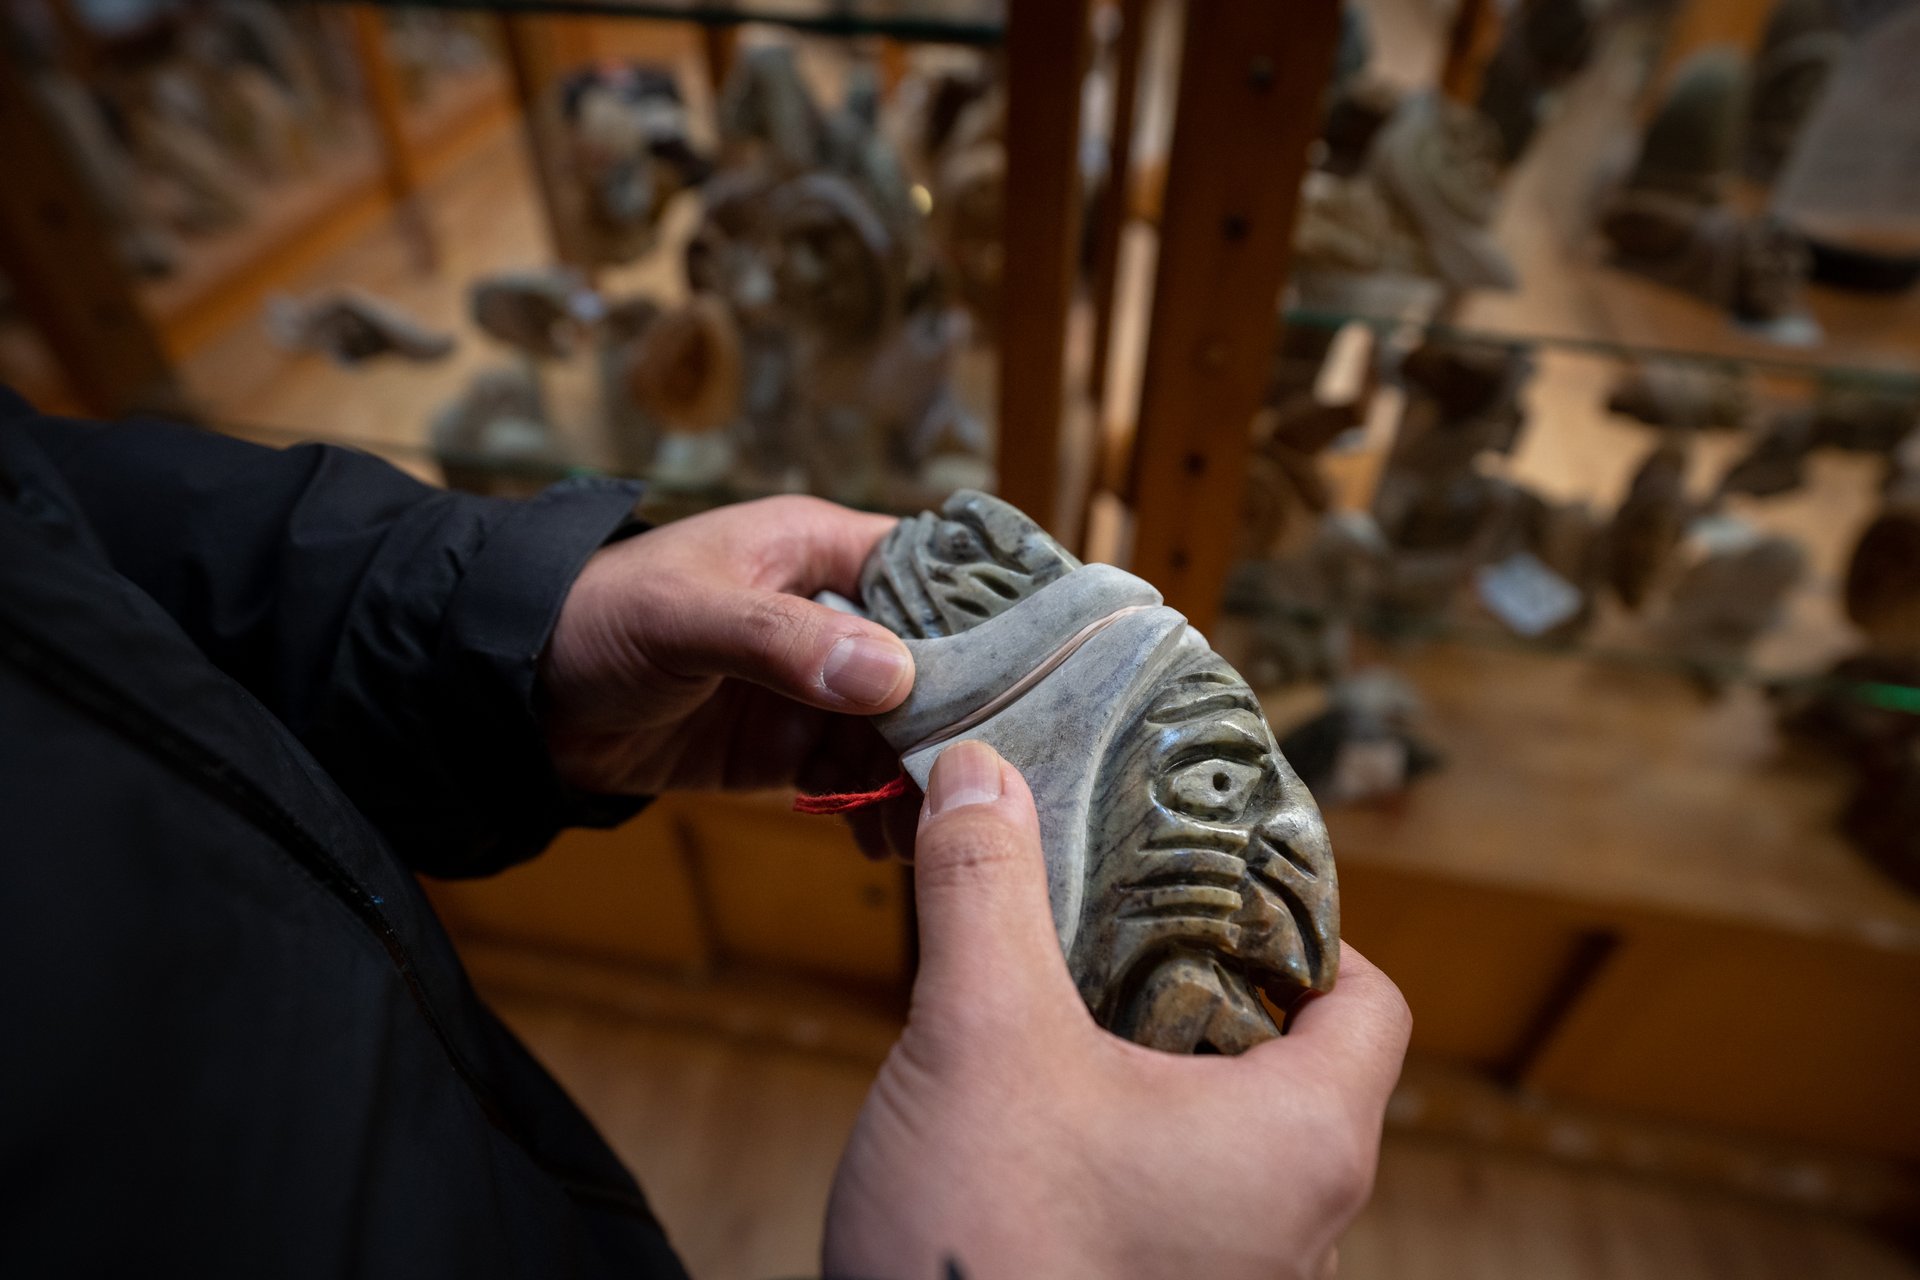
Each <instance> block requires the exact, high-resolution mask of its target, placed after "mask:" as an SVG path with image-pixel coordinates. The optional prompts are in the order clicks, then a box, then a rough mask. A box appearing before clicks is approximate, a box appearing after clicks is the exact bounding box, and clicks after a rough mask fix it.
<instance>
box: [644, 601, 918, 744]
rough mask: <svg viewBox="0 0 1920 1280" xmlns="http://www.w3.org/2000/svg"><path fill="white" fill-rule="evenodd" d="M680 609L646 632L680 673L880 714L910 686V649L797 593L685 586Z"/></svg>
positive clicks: (666, 664) (667, 665)
mask: <svg viewBox="0 0 1920 1280" xmlns="http://www.w3.org/2000/svg"><path fill="white" fill-rule="evenodd" d="M682 599H683V600H684V602H685V603H684V605H683V607H682V608H681V609H680V611H679V613H678V614H677V616H675V617H674V618H673V619H672V620H670V621H667V622H664V623H663V625H662V626H660V627H659V628H657V629H656V630H655V632H654V634H653V635H652V636H651V637H650V642H651V645H652V648H653V650H654V657H655V659H656V660H657V661H658V663H659V664H660V666H661V667H663V668H664V669H666V670H668V671H671V672H673V673H674V674H676V675H680V676H685V677H690V678H692V677H704V676H732V677H735V678H737V679H741V680H747V681H750V682H752V683H753V684H757V685H760V686H762V687H763V688H767V689H771V690H773V691H774V692H775V693H778V694H782V695H784V696H786V697H788V698H792V699H793V700H794V701H796V702H803V703H806V704H807V705H808V706H812V707H819V708H821V709H822V710H824V711H842V712H849V713H852V714H856V715H877V714H879V713H880V712H882V711H888V710H891V709H892V708H894V707H897V706H899V705H900V703H901V701H902V700H904V699H905V698H906V696H907V691H908V690H909V689H911V688H912V687H913V655H912V654H910V653H908V652H907V647H906V645H904V644H902V643H901V642H900V637H898V636H896V635H894V634H893V633H892V632H891V631H888V630H887V629H886V628H885V627H883V626H880V625H879V624H877V623H873V622H868V621H866V620H865V619H864V618H855V617H851V616H849V615H847V614H844V613H837V612H835V611H834V610H832V609H829V608H827V607H826V606H825V605H818V604H815V603H813V602H812V601H811V600H803V599H801V598H800V597H799V596H790V595H782V594H780V593H779V592H776V591H760V590H755V589H752V588H732V589H718V590H716V589H711V588H705V589H699V590H692V591H688V592H686V593H683V596H682Z"/></svg>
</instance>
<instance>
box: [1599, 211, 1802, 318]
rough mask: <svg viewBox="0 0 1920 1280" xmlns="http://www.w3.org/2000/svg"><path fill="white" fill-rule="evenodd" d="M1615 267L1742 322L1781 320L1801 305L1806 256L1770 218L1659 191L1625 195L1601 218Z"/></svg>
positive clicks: (1792, 237) (1799, 244) (1795, 239)
mask: <svg viewBox="0 0 1920 1280" xmlns="http://www.w3.org/2000/svg"><path fill="white" fill-rule="evenodd" d="M1600 230H1601V232H1602V234H1604V235H1605V236H1606V238H1607V240H1608V242H1609V243H1611V244H1612V246H1613V260H1614V263H1615V265H1617V266H1619V267H1621V268H1623V269H1625V270H1628V271H1632V272H1633V273H1635V274H1636V275H1642V276H1645V277H1647V278H1648V279H1650V280H1654V281H1657V282H1659V283H1660V284H1664V285H1667V286H1668V287H1670V288H1674V289H1679V290H1682V291H1684V292H1686V293H1691V294H1693V295H1694V296H1695V297H1697V298H1700V299H1702V300H1704V301H1706V302H1710V303H1712V304H1714V305H1715V306H1717V307H1721V308H1724V309H1725V310H1727V311H1730V312H1732V313H1733V314H1734V315H1735V316H1738V317H1739V318H1740V319H1742V320H1755V321H1767V320H1775V319H1778V318H1780V317H1781V316H1784V315H1787V314H1788V313H1790V312H1792V311H1793V310H1794V309H1795V308H1796V307H1797V306H1798V305H1799V302H1800V286H1801V284H1802V282H1803V281H1805V279H1806V276H1807V269H1808V265H1809V261H1810V259H1809V257H1808V254H1807V248H1806V245H1805V244H1804V243H1802V242H1801V240H1800V238H1799V237H1798V236H1796V235H1794V234H1793V233H1792V232H1791V231H1789V230H1788V229H1787V228H1786V227H1785V226H1784V225H1783V224H1781V223H1780V222H1778V221H1777V220H1775V219H1774V218H1772V217H1769V216H1767V215H1765V214H1761V215H1757V216H1753V217H1746V216H1743V215H1741V214H1739V213H1737V212H1735V211H1734V210H1732V209H1730V208H1728V207H1726V206H1725V205H1719V204H1706V205H1703V204H1700V203H1698V202H1696V201H1694V200H1692V199H1690V198H1687V197H1682V196H1674V195H1668V194H1666V193H1664V192H1659V191H1626V192H1623V193H1622V194H1621V195H1619V196H1618V197H1616V198H1615V199H1614V201H1613V202H1612V203H1611V204H1610V205H1609V206H1608V207H1607V210H1606V213H1605V214H1604V215H1603V216H1602V218H1601V222H1600Z"/></svg>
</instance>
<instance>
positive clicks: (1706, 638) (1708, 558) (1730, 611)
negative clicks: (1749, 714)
mask: <svg viewBox="0 0 1920 1280" xmlns="http://www.w3.org/2000/svg"><path fill="white" fill-rule="evenodd" d="M1806 560H1807V558H1806V554H1805V553H1804V552H1802V551H1801V550H1800V547H1799V545H1798V544H1797V543H1795V542H1793V541H1791V540H1790V539H1787V538H1782V537H1776V536H1765V535H1756V536H1753V537H1752V538H1750V539H1749V540H1747V541H1745V542H1744V543H1742V544H1739V545H1734V546H1726V547H1717V548H1713V549H1710V550H1707V551H1705V552H1704V553H1703V554H1702V555H1700V556H1699V558H1698V559H1696V560H1694V561H1693V562H1692V563H1691V564H1689V565H1688V566H1687V568H1686V571H1685V572H1684V573H1682V574H1681V576H1680V579H1679V581H1678V582H1676V583H1675V584H1674V588H1673V596H1672V599H1671V600H1669V601H1668V605H1667V612H1666V615H1665V617H1664V618H1663V619H1662V620H1661V625H1660V636H1661V639H1662V641H1663V642H1664V643H1665V644H1666V645H1667V646H1668V647H1669V648H1671V649H1672V650H1673V651H1674V652H1675V653H1677V654H1678V655H1679V656H1680V657H1681V658H1682V659H1684V660H1685V661H1686V662H1687V663H1688V664H1689V665H1690V666H1692V667H1693V668H1694V670H1695V672H1696V674H1698V675H1699V676H1700V678H1701V679H1702V680H1703V681H1704V682H1705V683H1706V684H1707V686H1708V687H1709V688H1711V689H1718V688H1720V687H1721V686H1722V685H1723V684H1724V682H1725V681H1726V680H1727V679H1728V678H1729V677H1730V675H1731V674H1733V673H1734V671H1735V670H1736V669H1737V668H1738V667H1739V666H1740V664H1741V663H1743V662H1744V661H1745V660H1746V657H1747V651H1748V650H1749V649H1751V648H1752V647H1753V642H1754V641H1755V640H1757V639H1759V637H1760V634H1761V632H1763V631H1765V630H1766V629H1767V628H1768V627H1769V626H1771V625H1773V623H1774V621H1775V620H1776V619H1777V617H1778V615H1779V612H1780V608H1781V605H1782V603H1783V601H1785V599H1786V597H1787V593H1788V592H1789V591H1791V590H1792V589H1793V586H1794V584H1795V583H1796V582H1798V581H1799V580H1800V578H1801V575H1802V574H1804V573H1805V572H1806Z"/></svg>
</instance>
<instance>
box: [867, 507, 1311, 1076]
mask: <svg viewBox="0 0 1920 1280" xmlns="http://www.w3.org/2000/svg"><path fill="white" fill-rule="evenodd" d="M861 592H862V598H863V601H864V603H865V607H866V610H867V611H868V612H869V614H870V615H871V616H872V617H873V618H874V619H875V620H877V621H879V622H881V623H883V624H884V625H886V626H887V627H889V628H890V629H892V630H893V631H895V632H897V633H898V634H900V635H901V636H902V637H904V638H905V639H906V642H907V645H908V647H909V648H910V649H912V650H913V653H914V659H915V666H916V670H917V672H918V675H917V678H916V681H915V685H914V691H913V693H912V695H911V696H910V697H909V698H908V700H907V701H906V703H905V704H903V705H902V706H901V707H900V708H899V709H898V710H896V711H893V712H890V713H889V714H887V715H885V716H882V717H879V719H878V720H877V721H876V722H875V723H876V724H877V726H878V727H879V729H880V731H881V732H882V733H883V734H884V735H885V736H886V738H887V740H888V741H889V742H890V743H892V744H893V746H894V747H895V748H896V749H897V750H898V751H899V752H900V754H901V762H902V765H903V767H904V768H905V769H906V770H907V772H908V773H909V774H910V775H911V776H912V777H913V778H914V779H915V780H916V781H918V782H920V783H921V785H923V786H924V785H925V782H926V777H927V772H928V770H929V769H930V768H931V767H932V765H933V761H934V760H935V758H937V757H938V755H939V754H940V751H941V750H942V749H943V748H944V747H946V746H948V745H950V744H951V743H953V742H956V741H959V740H961V739H963V738H977V739H980V740H983V741H985V742H987V743H989V744H991V745H992V746H993V747H994V748H995V749H997V750H998V751H999V752H1000V753H1001V754H1002V755H1003V756H1005V757H1006V758H1007V759H1008V760H1009V761H1011V762H1012V763H1013V764H1014V765H1015V766H1016V767H1018V768H1019V769H1020V770H1021V771H1022V772H1023V773H1024V774H1025V776H1026V778H1027V781H1028V783H1029V785H1030V786H1031V787H1032V789H1033V793H1034V799H1035V802H1036V804H1037V806H1038V809H1039V813H1040V823H1041V831H1042V836H1043V841H1044V845H1045V848H1046V856H1047V869H1048V879H1049V887H1050V892H1051V898H1052V903H1053V912H1054V923H1055V925H1056V927H1057V929H1058V931H1059V936H1060V945H1061V948H1062V950H1063V951H1064V952H1065V954H1066V958H1067V965H1068V968H1069V969H1070V971H1071V972H1072V974H1073V977H1074V981H1075V982H1076V984H1077V985H1078V986H1079V989H1080V993H1081V995H1082V997H1083V998H1084V999H1085V1000H1086V1002H1087V1004H1088V1007H1089V1008H1091V1009H1092V1011H1093V1013H1094V1016H1095V1017H1096V1018H1097V1019H1098V1020H1099V1022H1100V1023H1101V1024H1102V1025H1103V1026H1105V1027H1107V1028H1109V1029H1111V1030H1113V1031H1114V1032H1116V1033H1118V1034H1120V1035H1123V1036H1126V1037H1128V1038H1130V1039H1133V1040H1136V1041H1138V1042H1139V1043H1141V1044H1145V1045H1150V1046H1153V1047H1155V1048H1160V1049H1166V1050H1171V1051H1175V1052H1220V1053H1238V1052H1241V1051H1243V1050H1245V1049H1248V1048H1250V1047H1252V1046H1253V1045H1255V1044H1257V1043H1259V1042H1261V1041H1263V1040H1266V1039H1269V1038H1271V1037H1273V1036H1274V1035H1276V1034H1277V1031H1278V1029H1277V1026H1276V1024H1275V1021H1274V1019H1273V1017H1272V1015H1271V1014H1270V1013H1269V1012H1268V1011H1267V1008H1266V1006H1265V1005H1264V1004H1263V1003H1262V1000H1261V998H1260V997H1261V994H1262V993H1265V994H1267V995H1269V996H1270V997H1271V998H1272V999H1273V1000H1274V1001H1275V1002H1276V1003H1277V1004H1279V1005H1280V1006H1282V1007H1287V1006H1288V1005H1290V1004H1291V1003H1292V1002H1293V1000H1295V999H1296V998H1298V997H1299V996H1300V995H1301V994H1303V993H1305V992H1307V991H1324V990H1326V989H1328V988H1329V987H1330V986H1331V985H1332V983H1333V980H1334V975H1335V971H1336V969H1337V966H1338V960H1339V946H1338V939H1339V926H1338V915H1339V907H1338V890H1337V888H1336V884H1335V878H1334V868H1333V860H1332V855H1331V853H1330V851H1329V849H1328V846H1327V837H1326V831H1325V828H1324V826H1323V825H1322V823H1321V821H1320V815H1319V811H1318V810H1317V809H1316V808H1315V806H1314V802H1313V798H1312V797H1311V796H1310V795H1309V794H1308V793H1307V790H1306V788H1305V787H1304V786H1302V785H1301V783H1300V781H1299V779H1298V778H1297V777H1295V776H1294V773H1293V770H1292V769H1291V768H1290V767H1289V766H1288V764H1287V762H1286V760H1285V759H1284V757H1282V756H1281V754H1280V751H1279V749H1278V747H1277V745H1276V744H1275V741H1274V737H1273V732H1272V730H1271V729H1270V728H1269V727H1268V725H1267V722H1266V718H1265V716H1264V715H1263V714H1262V712H1261V709H1260V704H1259V702H1258V700H1257V699H1256V698H1255V697H1254V695H1253V692H1252V690H1251V689H1249V688H1248V687H1247V685H1246V682H1245V681H1243V680H1241V679H1240V677H1239V676H1238V675H1237V674H1236V673H1235V672H1234V671H1233V669H1232V668H1231V667H1229V666H1228V665H1227V664H1226V663H1225V662H1224V661H1223V660H1221V658H1220V657H1219V656H1218V655H1216V654H1215V653H1214V652H1213V651H1212V650H1211V649H1210V648H1208V646H1207V643H1206V641H1205V640H1204V639H1203V638H1202V637H1201V636H1200V634H1199V633H1198V632H1196V631H1195V630H1194V629H1193V628H1192V627H1190V626H1188V625H1187V622H1186V619H1185V618H1183V617H1181V616H1180V615H1179V614H1178V613H1176V612H1174V611H1173V610H1171V609H1169V608H1166V607H1165V606H1164V605H1163V604H1162V603H1161V600H1160V596H1159V593H1158V592H1156V591H1155V590H1154V589H1153V588H1152V587H1151V586H1150V585H1148V584H1147V583H1145V582H1142V581H1141V580H1140V579H1138V578H1135V577H1133V576H1132V575H1131V574H1127V573H1124V572H1122V571H1120V570H1118V569H1114V568H1111V567H1109V566H1105V565H1085V566H1083V565H1081V564H1080V563H1079V562H1078V561H1077V560H1075V559H1074V558H1073V556H1071V555H1069V554H1068V553H1067V552H1066V551H1065V550H1064V549H1063V548H1061V547H1060V545H1059V544H1058V543H1056V542H1054V541H1053V540H1052V539H1051V538H1049V537H1048V536H1047V535H1046V534H1045V533H1044V532H1043V531H1042V530H1041V529H1040V528H1039V527H1038V526H1037V525H1035V524H1034V523H1033V522H1032V521H1031V520H1028V519H1027V518H1026V517H1025V516H1023V515H1022V514H1021V513H1020V512H1018V511H1017V510H1015V509H1014V508H1012V507H1010V506H1008V505H1007V504H1005V503H1003V502H1000V501H998V500H997V499H994V498H990V497H987V496H986V495H984V494H980V493H974V492H967V491H963V492H961V493H958V494H955V495H954V496H953V498H952V499H950V500H949V501H948V502H947V504H946V506H945V508H944V509H943V511H942V513H941V514H940V515H934V514H932V513H924V514H922V515H919V516H916V517H913V518H911V519H908V520H904V521H902V522H901V523H900V525H899V526H898V527H897V528H896V529H895V530H894V532H893V533H891V534H889V535H888V536H887V538H886V540H885V541H884V542H882V544H881V545H880V546H879V547H878V548H877V549H876V550H875V551H874V553H873V556H872V557H871V558H870V559H869V560H868V562H867V566H866V569H865V572H864V574H863V576H862V580H861Z"/></svg>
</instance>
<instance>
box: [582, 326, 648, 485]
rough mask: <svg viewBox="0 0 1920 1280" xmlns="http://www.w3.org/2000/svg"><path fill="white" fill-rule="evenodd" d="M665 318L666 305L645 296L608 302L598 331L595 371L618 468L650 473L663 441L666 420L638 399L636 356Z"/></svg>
mask: <svg viewBox="0 0 1920 1280" xmlns="http://www.w3.org/2000/svg"><path fill="white" fill-rule="evenodd" d="M659 318H660V304H659V303H658V302H655V301H654V300H653V299H652V298H649V297H646V296H644V295H635V296H632V297H626V298H620V299H617V300H614V301H610V302H608V303H607V307H606V312H605V314H604V315H602V316H601V317H600V323H599V325H598V326H597V327H596V328H595V329H594V335H593V337H594V371H595V374H596V376H597V381H598V384H599V392H600V412H601V416H602V418H603V420H604V421H605V423H606V428H607V443H608V445H609V446H610V448H611V451H612V457H613V464H614V467H615V469H616V470H618V471H620V472H622V473H624V474H626V475H632V476H639V475H645V474H646V473H647V469H648V468H649V467H650V466H652V464H653V454H654V449H655V448H656V447H657V446H658V444H659V437H660V424H659V423H658V422H657V421H656V420H655V419H654V418H653V417H651V416H650V415H648V414H647V412H646V411H645V410H643V409H642V408H641V407H640V406H639V405H638V404H636V403H635V402H634V397H633V393H632V386H633V364H634V355H635V352H636V350H637V349H638V347H639V345H640V337H641V335H642V334H644V333H645V332H646V331H647V330H648V329H649V328H650V327H652V325H653V322H654V321H655V320H657V319H659Z"/></svg>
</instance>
